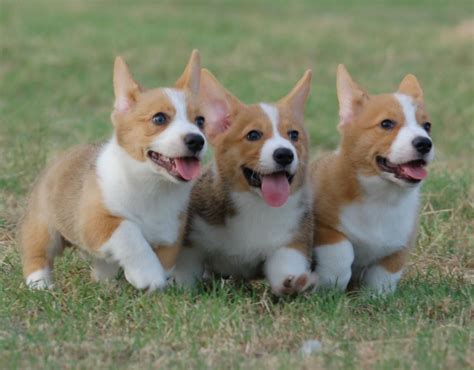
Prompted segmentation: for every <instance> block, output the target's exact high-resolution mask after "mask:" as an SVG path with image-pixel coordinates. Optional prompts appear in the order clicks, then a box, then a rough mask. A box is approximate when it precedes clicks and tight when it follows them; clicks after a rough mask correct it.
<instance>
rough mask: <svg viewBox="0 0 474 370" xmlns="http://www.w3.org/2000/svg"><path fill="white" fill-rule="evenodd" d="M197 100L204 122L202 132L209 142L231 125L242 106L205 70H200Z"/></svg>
mask: <svg viewBox="0 0 474 370" xmlns="http://www.w3.org/2000/svg"><path fill="white" fill-rule="evenodd" d="M199 100H200V102H201V106H202V110H203V113H204V118H205V120H206V122H205V124H204V131H205V133H206V136H207V137H208V138H209V140H210V141H211V142H213V140H214V139H215V138H216V137H217V136H219V134H221V133H223V132H224V131H226V130H227V129H228V128H229V127H230V126H231V125H232V119H233V116H234V112H235V111H236V110H238V109H239V107H240V106H242V105H243V104H242V103H241V102H240V101H239V99H237V98H236V97H235V96H233V95H232V94H231V93H230V92H229V91H227V90H226V89H225V88H224V87H223V86H222V85H221V84H220V83H219V81H217V79H216V78H215V77H214V76H213V75H212V73H211V72H209V71H208V70H207V69H202V70H201V84H200V87H199Z"/></svg>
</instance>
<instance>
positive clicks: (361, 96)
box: [336, 64, 369, 128]
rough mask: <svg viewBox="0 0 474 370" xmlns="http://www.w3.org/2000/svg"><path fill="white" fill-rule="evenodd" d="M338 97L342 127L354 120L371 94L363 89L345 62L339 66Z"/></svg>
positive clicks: (339, 126) (340, 125) (340, 124)
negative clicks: (348, 70) (354, 79)
mask: <svg viewBox="0 0 474 370" xmlns="http://www.w3.org/2000/svg"><path fill="white" fill-rule="evenodd" d="M336 86H337V99H338V100H339V118H340V121H339V125H338V128H341V127H343V126H345V125H347V124H349V123H351V122H352V121H353V120H354V117H355V116H356V115H357V113H358V112H359V110H360V108H361V107H362V105H363V104H364V102H365V101H366V100H368V99H369V94H367V92H366V91H364V90H363V89H361V88H360V87H359V86H358V85H357V84H356V83H355V82H354V81H353V80H352V77H351V76H350V74H349V72H347V69H346V67H344V65H343V64H339V65H338V66H337V82H336Z"/></svg>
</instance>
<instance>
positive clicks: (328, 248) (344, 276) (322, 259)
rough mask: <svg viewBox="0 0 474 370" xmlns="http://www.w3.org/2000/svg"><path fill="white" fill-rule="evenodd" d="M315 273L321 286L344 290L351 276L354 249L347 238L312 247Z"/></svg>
mask: <svg viewBox="0 0 474 370" xmlns="http://www.w3.org/2000/svg"><path fill="white" fill-rule="evenodd" d="M314 252H315V258H316V274H317V275H318V280H319V286H320V287H321V288H335V287H336V288H338V289H341V290H345V289H346V288H347V284H348V283H349V280H350V279H351V276H352V270H351V266H352V262H353V261H354V249H353V248H352V244H351V243H350V242H349V241H348V240H344V241H341V242H339V243H335V244H329V245H320V246H317V247H315V248H314Z"/></svg>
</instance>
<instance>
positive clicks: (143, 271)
mask: <svg viewBox="0 0 474 370" xmlns="http://www.w3.org/2000/svg"><path fill="white" fill-rule="evenodd" d="M99 253H100V254H101V255H102V256H103V257H104V258H107V259H108V260H110V259H111V260H113V261H116V262H117V263H118V264H119V265H120V266H121V267H122V268H123V269H124V272H125V277H126V279H127V281H128V282H129V283H130V284H132V285H133V286H134V287H135V288H137V289H145V288H147V289H148V290H149V291H153V290H156V289H160V288H163V287H164V286H165V285H166V273H165V271H164V269H163V267H162V266H161V263H160V261H159V260H158V257H157V256H156V254H155V253H154V252H153V250H152V249H151V247H150V245H149V244H148V242H147V241H146V240H145V238H144V237H143V234H142V232H141V231H140V229H139V228H138V227H137V225H135V224H134V223H133V222H130V221H127V220H125V221H122V223H121V224H120V225H119V227H118V228H117V229H116V230H115V231H114V233H113V234H112V236H111V237H110V239H109V240H108V241H107V242H106V243H104V245H103V246H102V247H101V248H100V249H99Z"/></svg>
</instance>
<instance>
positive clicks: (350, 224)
mask: <svg viewBox="0 0 474 370" xmlns="http://www.w3.org/2000/svg"><path fill="white" fill-rule="evenodd" d="M359 182H360V184H361V186H362V189H363V191H364V196H363V199H362V200H361V201H359V202H356V203H352V204H350V205H349V206H346V207H345V208H344V209H343V211H342V213H341V216H340V225H339V229H340V230H341V231H342V232H344V234H345V235H346V236H347V237H348V238H349V240H350V242H351V243H352V245H353V247H354V254H355V256H354V257H355V258H354V265H355V266H361V267H362V266H367V265H369V264H371V263H372V262H374V261H375V260H378V259H380V258H382V257H385V256H387V255H389V254H391V253H393V252H395V251H397V250H400V249H401V248H403V247H406V246H407V245H408V243H409V240H410V237H411V235H412V232H413V230H414V227H415V224H416V221H417V214H418V202H419V187H413V188H400V187H399V186H398V185H396V184H390V183H388V182H387V181H385V180H383V179H380V178H379V177H369V178H367V177H365V178H362V177H360V178H359Z"/></svg>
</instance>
